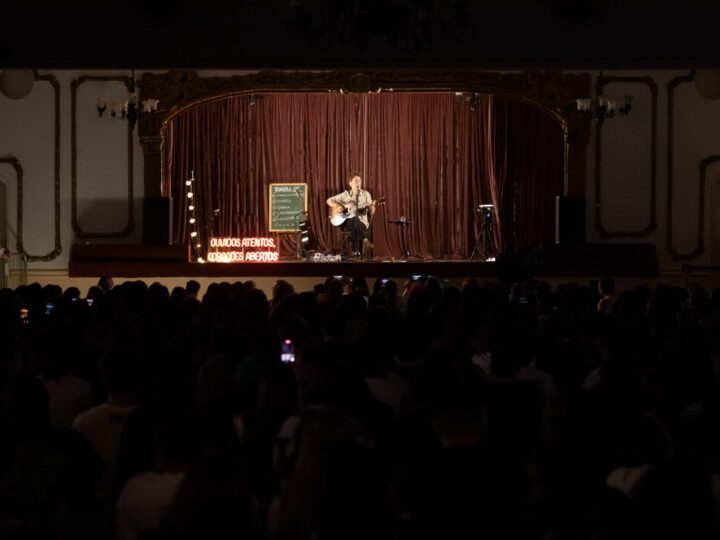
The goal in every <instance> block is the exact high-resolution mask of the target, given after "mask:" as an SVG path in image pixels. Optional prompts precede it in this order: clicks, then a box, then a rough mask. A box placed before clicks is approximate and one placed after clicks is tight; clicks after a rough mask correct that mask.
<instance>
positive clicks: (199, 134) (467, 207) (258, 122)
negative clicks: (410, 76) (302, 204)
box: [164, 93, 563, 259]
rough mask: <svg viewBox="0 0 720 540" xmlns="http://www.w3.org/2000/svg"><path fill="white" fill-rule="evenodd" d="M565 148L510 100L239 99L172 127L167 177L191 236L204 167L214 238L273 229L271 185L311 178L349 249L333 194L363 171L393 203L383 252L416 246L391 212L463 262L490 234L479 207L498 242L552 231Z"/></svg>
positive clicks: (333, 241) (426, 248)
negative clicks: (403, 238) (483, 232)
mask: <svg viewBox="0 0 720 540" xmlns="http://www.w3.org/2000/svg"><path fill="white" fill-rule="evenodd" d="M562 144H563V139H562V132H561V130H560V127H559V125H558V124H557V123H556V122H554V120H552V119H551V118H550V117H549V116H547V115H545V114H544V113H542V112H541V111H539V110H537V109H534V108H533V107H531V106H529V105H527V104H524V103H521V102H517V101H513V100H509V99H505V98H498V97H491V96H482V95H481V96H479V97H478V101H477V105H476V106H475V107H473V108H472V109H471V108H470V107H469V106H468V104H467V103H466V102H465V100H464V99H459V98H458V97H457V96H455V94H453V93H380V94H345V95H343V94H334V93H328V94H308V93H287V94H265V95H262V96H256V97H255V99H254V100H253V101H251V100H250V99H249V98H248V97H247V96H234V97H229V98H225V99H219V100H216V101H211V102H207V103H203V104H200V105H197V106H195V107H193V108H191V109H188V110H187V111H184V112H182V113H181V114H180V115H178V116H177V117H176V118H174V119H173V120H172V121H171V122H170V123H169V124H168V129H167V136H166V144H165V171H166V172H165V179H164V186H165V188H166V192H165V193H166V194H167V195H169V196H172V197H173V198H174V216H175V223H174V239H175V242H177V243H183V242H184V239H186V238H187V234H188V230H187V218H188V216H187V202H186V198H185V193H186V190H185V180H186V178H188V177H189V175H190V171H191V170H194V171H195V176H196V178H197V180H196V188H195V197H194V199H195V204H196V209H197V216H198V222H199V223H200V224H201V226H200V236H201V239H202V241H203V242H206V241H207V237H208V236H209V235H216V236H265V235H267V234H268V233H267V221H268V208H267V204H268V200H267V197H268V184H270V183H272V182H307V183H308V193H309V198H308V211H309V218H310V223H311V225H312V228H313V232H314V234H315V236H316V238H317V241H318V244H319V248H320V249H323V250H338V249H340V247H341V246H340V240H341V238H340V234H339V232H338V230H337V229H335V228H334V227H333V226H332V225H331V224H330V223H329V221H328V219H327V214H328V211H327V206H326V204H325V200H326V198H327V197H329V196H330V195H333V194H335V193H338V192H339V191H340V190H342V189H344V188H345V176H346V175H347V173H348V172H349V171H351V170H359V171H361V172H362V174H363V179H364V186H365V188H367V189H368V190H369V191H370V192H371V193H372V194H373V196H374V197H379V196H385V197H386V200H387V204H386V205H385V206H383V207H380V209H379V211H378V213H377V214H376V215H375V218H374V222H373V226H372V231H371V234H372V239H373V243H374V244H375V255H378V256H383V257H387V256H399V255H401V254H402V253H401V246H400V230H399V228H398V226H397V225H394V224H392V223H391V221H392V220H397V219H399V218H400V217H401V216H405V217H406V218H407V219H408V220H411V221H413V223H412V224H411V225H410V226H409V227H408V229H407V232H408V241H409V242H408V247H409V249H410V251H411V252H412V253H414V254H417V255H420V256H423V257H433V258H449V259H452V258H461V259H462V258H467V257H468V256H469V255H470V252H471V251H472V248H473V246H474V243H475V239H476V237H477V234H478V233H479V226H480V223H479V216H478V214H477V213H476V212H475V211H474V210H475V209H476V207H477V205H478V204H482V203H485V204H487V203H492V204H494V205H495V209H496V212H495V218H496V227H495V236H496V243H497V245H498V246H504V247H505V248H510V247H512V246H513V245H518V246H525V245H534V244H537V243H540V242H542V241H543V240H544V239H545V238H546V233H547V231H551V230H552V221H550V223H549V224H548V223H547V220H548V219H549V217H551V215H550V214H549V213H548V210H547V209H548V208H551V206H550V205H551V204H552V196H554V195H555V194H559V193H556V191H557V189H558V186H559V188H560V190H561V189H562V156H563V146H562ZM558 164H559V169H558ZM538 201H542V203H543V204H544V203H545V202H547V205H545V206H546V207H547V208H546V207H545V206H543V208H540V206H541V205H538V204H537V202H538ZM281 236H282V238H281V252H282V254H284V255H290V254H293V253H294V252H295V235H293V234H283V235H281Z"/></svg>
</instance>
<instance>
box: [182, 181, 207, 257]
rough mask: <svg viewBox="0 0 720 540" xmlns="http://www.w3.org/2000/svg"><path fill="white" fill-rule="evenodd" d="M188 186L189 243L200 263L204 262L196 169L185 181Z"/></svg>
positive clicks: (186, 186)
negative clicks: (198, 217)
mask: <svg viewBox="0 0 720 540" xmlns="http://www.w3.org/2000/svg"><path fill="white" fill-rule="evenodd" d="M185 188H186V201H187V217H188V224H189V225H190V226H189V227H188V228H187V230H188V243H189V244H190V248H191V250H192V254H193V256H192V259H193V260H194V261H196V262H199V263H204V262H205V259H204V257H203V251H202V242H201V241H200V236H199V235H198V221H197V217H196V216H197V214H196V209H195V208H196V206H197V204H196V202H195V171H190V178H189V179H187V180H186V181H185Z"/></svg>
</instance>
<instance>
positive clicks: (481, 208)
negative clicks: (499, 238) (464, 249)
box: [470, 204, 497, 261]
mask: <svg viewBox="0 0 720 540" xmlns="http://www.w3.org/2000/svg"><path fill="white" fill-rule="evenodd" d="M493 208H494V206H493V205H492V204H481V205H478V207H477V208H476V209H475V214H476V215H479V216H481V218H482V224H481V225H480V234H479V235H478V237H477V239H476V240H475V247H474V248H473V250H472V253H471V254H470V260H471V261H472V260H473V258H474V257H475V254H476V253H477V251H478V247H480V243H481V242H482V250H483V258H484V259H485V260H486V261H487V260H488V259H490V258H492V257H495V255H496V253H497V249H496V248H495V235H494V234H493V214H492V209H493Z"/></svg>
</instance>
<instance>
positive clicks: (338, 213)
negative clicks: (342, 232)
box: [330, 208, 357, 227]
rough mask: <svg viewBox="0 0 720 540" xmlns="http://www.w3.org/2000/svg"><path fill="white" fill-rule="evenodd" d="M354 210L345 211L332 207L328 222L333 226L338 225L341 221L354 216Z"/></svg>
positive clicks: (343, 221)
mask: <svg viewBox="0 0 720 540" xmlns="http://www.w3.org/2000/svg"><path fill="white" fill-rule="evenodd" d="M356 215H357V213H356V212H346V211H344V210H341V209H335V208H333V213H332V214H331V215H330V223H332V224H333V225H334V226H335V227H339V226H340V225H342V224H343V223H345V222H346V221H347V220H348V219H350V218H351V217H354V216H356Z"/></svg>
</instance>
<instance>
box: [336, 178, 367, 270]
mask: <svg viewBox="0 0 720 540" xmlns="http://www.w3.org/2000/svg"><path fill="white" fill-rule="evenodd" d="M347 184H348V189H346V190H345V191H343V192H342V193H338V194H337V195H335V196H333V197H330V198H329V199H328V200H327V204H328V206H329V207H330V208H332V210H333V214H335V215H339V216H343V215H344V216H347V219H340V220H338V221H341V222H342V223H343V224H344V225H345V226H346V227H347V229H348V230H349V231H350V239H351V242H352V254H353V256H354V257H359V256H360V255H361V254H362V244H363V239H366V238H365V234H366V233H367V230H368V227H369V226H370V221H369V218H370V217H371V216H372V213H373V212H374V211H375V201H373V198H372V196H371V195H370V193H369V192H368V191H366V190H364V189H362V177H361V176H360V174H359V173H357V172H351V173H350V174H349V175H348V178H347ZM333 224H335V222H333Z"/></svg>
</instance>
